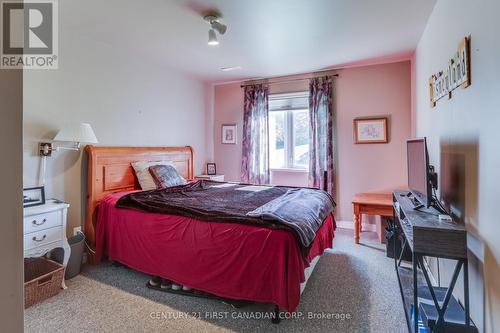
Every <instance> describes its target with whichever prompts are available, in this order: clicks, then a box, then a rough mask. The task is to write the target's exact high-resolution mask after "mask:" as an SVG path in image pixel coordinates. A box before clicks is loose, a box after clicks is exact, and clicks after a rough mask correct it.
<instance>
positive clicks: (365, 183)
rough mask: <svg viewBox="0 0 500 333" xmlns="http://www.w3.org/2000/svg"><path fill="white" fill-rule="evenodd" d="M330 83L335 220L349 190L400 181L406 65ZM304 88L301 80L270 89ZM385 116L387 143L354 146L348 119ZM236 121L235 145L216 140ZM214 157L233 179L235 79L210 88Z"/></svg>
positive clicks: (237, 110) (283, 178)
mask: <svg viewBox="0 0 500 333" xmlns="http://www.w3.org/2000/svg"><path fill="white" fill-rule="evenodd" d="M339 73H340V77H339V78H338V79H336V81H335V92H334V101H335V112H336V115H337V119H336V121H337V133H336V137H337V138H336V148H337V151H336V153H337V161H336V162H337V163H336V169H337V180H336V184H337V194H336V199H337V203H338V209H337V213H336V215H337V219H339V220H349V221H350V220H352V205H351V200H352V197H353V196H354V194H355V193H357V192H366V191H376V190H380V189H385V190H390V189H391V188H394V187H401V186H404V184H406V162H405V156H406V155H405V141H406V139H407V138H409V137H410V136H411V126H410V122H411V80H410V74H411V68H410V62H409V61H403V62H397V63H391V64H382V65H373V66H365V67H357V68H348V69H343V70H339ZM287 90H288V91H297V90H307V82H304V83H302V84H294V85H293V86H289V87H283V85H279V86H278V85H272V86H271V92H284V91H287ZM384 115H388V116H389V131H390V132H389V139H390V141H389V143H388V144H371V145H355V144H354V143H353V133H352V130H353V125H352V121H353V119H354V118H356V117H368V116H384ZM225 123H236V124H238V144H237V145H223V144H221V143H220V142H221V133H220V132H221V125H222V124H225ZM214 125H215V127H214V138H215V143H214V156H215V162H216V163H217V168H218V171H220V172H221V173H224V174H225V175H226V179H227V180H234V181H238V180H239V179H240V170H241V129H242V125H243V93H242V89H241V88H240V84H239V83H233V84H226V85H218V86H216V87H215V102H214ZM306 179H307V175H304V174H302V175H298V174H296V173H283V172H279V173H276V172H273V173H272V182H273V183H275V184H280V185H283V184H286V183H289V184H290V185H305V184H299V183H302V182H304V181H305V180H306ZM297 182H299V183H297Z"/></svg>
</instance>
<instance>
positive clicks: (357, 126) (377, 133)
mask: <svg viewBox="0 0 500 333" xmlns="http://www.w3.org/2000/svg"><path fill="white" fill-rule="evenodd" d="M387 142H389V138H388V136H387V117H380V118H357V119H354V143H356V144H361V143H387Z"/></svg>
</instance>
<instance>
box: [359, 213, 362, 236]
mask: <svg viewBox="0 0 500 333" xmlns="http://www.w3.org/2000/svg"><path fill="white" fill-rule="evenodd" d="M361 232H363V214H359V233H361Z"/></svg>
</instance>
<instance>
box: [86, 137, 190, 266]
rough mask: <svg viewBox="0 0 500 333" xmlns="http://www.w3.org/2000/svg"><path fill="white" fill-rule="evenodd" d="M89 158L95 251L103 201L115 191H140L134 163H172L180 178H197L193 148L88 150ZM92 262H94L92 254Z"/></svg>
mask: <svg viewBox="0 0 500 333" xmlns="http://www.w3.org/2000/svg"><path fill="white" fill-rule="evenodd" d="M85 151H86V152H87V155H88V176H87V208H86V214H85V237H86V239H87V243H88V245H89V247H90V248H91V249H92V251H93V250H95V226H96V221H97V207H98V204H99V202H100V201H101V199H102V198H104V197H105V196H106V195H108V194H110V193H113V192H120V191H128V190H134V189H140V186H139V184H138V182H137V178H136V176H135V173H134V171H133V169H132V165H131V163H133V162H137V161H171V162H172V163H173V164H174V165H175V167H176V168H177V171H178V172H179V174H180V175H181V176H183V177H184V178H186V179H193V178H194V174H193V173H194V169H193V161H194V152H193V149H192V148H191V147H95V146H92V145H88V146H86V147H85ZM89 262H90V263H97V262H95V260H94V258H93V255H92V253H91V251H89Z"/></svg>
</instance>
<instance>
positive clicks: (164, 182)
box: [149, 165, 187, 188]
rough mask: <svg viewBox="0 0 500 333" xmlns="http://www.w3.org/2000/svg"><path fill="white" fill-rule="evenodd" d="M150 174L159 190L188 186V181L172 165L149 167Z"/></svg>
mask: <svg viewBox="0 0 500 333" xmlns="http://www.w3.org/2000/svg"><path fill="white" fill-rule="evenodd" d="M149 172H150V173H151V176H152V177H153V180H154V181H155V184H156V187H157V188H167V187H172V186H178V185H184V184H187V181H186V180H185V179H184V178H183V177H182V176H181V175H179V173H178V172H177V170H176V169H175V167H174V166H172V165H153V166H150V167H149Z"/></svg>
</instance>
